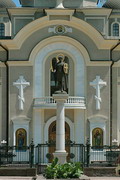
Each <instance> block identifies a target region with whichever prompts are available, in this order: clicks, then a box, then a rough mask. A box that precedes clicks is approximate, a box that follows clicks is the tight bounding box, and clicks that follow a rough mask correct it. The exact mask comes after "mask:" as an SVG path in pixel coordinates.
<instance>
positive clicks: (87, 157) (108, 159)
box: [0, 142, 120, 167]
mask: <svg viewBox="0 0 120 180" xmlns="http://www.w3.org/2000/svg"><path fill="white" fill-rule="evenodd" d="M54 151H55V143H46V144H38V145H37V146H34V144H33V142H32V143H31V144H30V146H22V147H18V146H0V165H1V166H2V165H5V164H9V165H15V166H17V165H27V166H30V167H33V166H34V165H38V166H44V165H47V164H48V163H51V162H52V160H53V152H54ZM66 151H67V152H68V156H67V161H71V162H81V164H82V165H83V167H85V166H87V167H88V166H100V165H101V164H102V166H116V165H117V164H118V163H119V164H120V147H118V146H100V147H98V146H96V147H93V146H90V144H86V145H83V144H76V143H73V142H70V143H66Z"/></svg>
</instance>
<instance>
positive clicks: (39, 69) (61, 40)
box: [29, 36, 90, 98]
mask: <svg viewBox="0 0 120 180" xmlns="http://www.w3.org/2000/svg"><path fill="white" fill-rule="evenodd" d="M61 52H62V53H65V54H66V55H68V56H69V57H71V59H72V60H73V61H74V64H75V67H74V69H75V71H74V72H76V73H75V74H74V78H75V84H74V95H75V96H80V97H85V90H86V87H85V86H86V81H85V79H86V77H85V76H86V72H85V71H86V66H85V65H87V64H90V57H89V55H88V52H87V51H86V49H85V48H84V47H83V46H82V45H81V44H80V43H78V42H77V41H76V40H74V39H72V38H69V37H63V36H59V37H58V36H54V37H51V38H47V39H45V40H43V41H42V42H40V43H39V44H38V45H37V46H36V47H35V48H34V49H33V51H32V53H31V55H30V60H29V61H31V63H32V64H35V65H34V83H35V84H34V86H33V87H35V89H34V98H39V97H43V96H44V92H45V84H44V83H45V71H44V67H45V62H46V60H47V58H48V57H50V55H52V54H53V53H61ZM38 78H39V81H38ZM78 82H79V83H78ZM36 86H37V88H36ZM40 89H41V91H40ZM79 89H81V91H79ZM38 90H39V91H38Z"/></svg>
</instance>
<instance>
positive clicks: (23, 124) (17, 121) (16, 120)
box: [11, 116, 30, 146]
mask: <svg viewBox="0 0 120 180" xmlns="http://www.w3.org/2000/svg"><path fill="white" fill-rule="evenodd" d="M11 122H12V123H13V124H12V125H13V132H11V135H12V143H13V146H15V145H16V131H17V130H18V129H20V128H23V129H25V130H26V132H27V146H28V145H29V123H30V119H29V118H28V117H26V116H16V117H13V118H11Z"/></svg>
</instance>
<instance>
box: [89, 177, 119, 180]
mask: <svg viewBox="0 0 120 180" xmlns="http://www.w3.org/2000/svg"><path fill="white" fill-rule="evenodd" d="M90 180H120V177H90Z"/></svg>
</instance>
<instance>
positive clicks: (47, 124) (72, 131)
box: [44, 116, 74, 143]
mask: <svg viewBox="0 0 120 180" xmlns="http://www.w3.org/2000/svg"><path fill="white" fill-rule="evenodd" d="M54 121H56V116H54V117H52V118H50V119H49V120H48V121H47V122H46V123H45V126H44V143H46V142H48V130H49V126H50V124H51V123H52V122H54ZM65 122H67V123H68V125H69V127H70V140H71V141H74V123H73V122H72V121H71V120H70V119H69V118H67V117H65Z"/></svg>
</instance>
